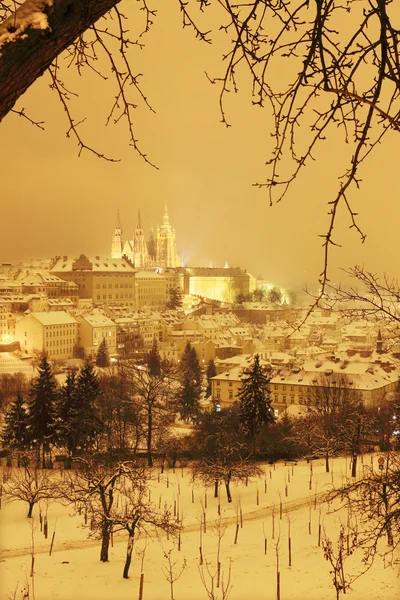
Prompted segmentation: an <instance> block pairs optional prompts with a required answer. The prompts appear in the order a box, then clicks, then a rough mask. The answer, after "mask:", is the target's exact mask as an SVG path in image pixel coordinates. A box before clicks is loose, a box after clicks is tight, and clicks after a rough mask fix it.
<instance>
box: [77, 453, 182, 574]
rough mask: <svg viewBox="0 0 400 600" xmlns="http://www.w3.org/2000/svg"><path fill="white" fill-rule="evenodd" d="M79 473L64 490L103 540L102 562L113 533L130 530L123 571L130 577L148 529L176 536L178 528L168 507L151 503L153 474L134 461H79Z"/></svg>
mask: <svg viewBox="0 0 400 600" xmlns="http://www.w3.org/2000/svg"><path fill="white" fill-rule="evenodd" d="M77 464H78V465H79V470H78V471H77V472H76V473H75V474H70V477H69V482H68V483H67V486H68V487H67V488H66V490H65V495H66V496H67V498H69V499H70V500H72V501H73V502H74V503H75V506H76V507H77V509H78V510H79V511H82V510H84V511H85V512H86V513H87V514H88V520H87V526H90V528H91V531H92V534H93V535H95V536H97V537H100V538H101V551H100V560H101V561H102V562H107V561H108V550H109V545H110V540H111V532H112V531H114V532H117V531H121V530H124V531H127V532H128V543H127V552H126V560H125V565H124V570H123V577H124V578H125V579H127V578H128V576H129V568H130V565H131V560H132V552H133V547H134V541H135V539H136V538H137V536H138V535H139V534H140V533H141V532H142V531H145V532H147V530H148V528H149V527H153V528H156V529H157V530H159V531H165V532H168V533H170V534H171V535H175V534H176V533H177V532H178V530H179V525H178V523H176V522H175V521H174V520H173V518H171V513H170V511H169V510H168V508H167V507H164V509H163V510H162V511H161V510H159V509H158V508H157V507H156V506H155V505H154V504H153V503H152V502H151V501H150V500H149V493H148V483H149V481H150V477H151V474H150V473H149V472H148V471H147V470H146V468H145V467H143V466H140V465H137V464H135V463H133V462H131V461H125V462H123V463H118V464H117V465H107V464H105V463H104V462H98V461H94V460H91V461H86V460H82V459H79V461H77Z"/></svg>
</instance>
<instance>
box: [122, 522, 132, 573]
mask: <svg viewBox="0 0 400 600" xmlns="http://www.w3.org/2000/svg"><path fill="white" fill-rule="evenodd" d="M134 536H135V534H134V533H130V532H129V538H128V546H127V548H126V559H125V566H124V573H123V578H124V579H128V577H129V567H130V566H131V560H132V551H133V541H134Z"/></svg>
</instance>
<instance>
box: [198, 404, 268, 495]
mask: <svg viewBox="0 0 400 600" xmlns="http://www.w3.org/2000/svg"><path fill="white" fill-rule="evenodd" d="M239 423H240V421H239V414H238V407H232V408H230V409H229V410H223V411H221V412H219V413H211V414H208V415H203V419H202V422H201V423H200V427H199V429H198V431H197V432H196V434H195V436H194V437H193V446H194V448H195V449H196V456H197V457H198V459H197V460H196V461H195V462H194V464H193V467H192V474H193V478H194V479H199V480H200V481H201V482H202V483H203V484H204V485H207V486H214V496H215V498H217V496H218V489H219V485H220V484H221V483H223V484H224V485H225V490H226V495H227V499H228V502H232V495H231V489H230V484H231V482H232V481H240V482H244V481H246V480H247V479H248V478H249V477H261V475H263V471H262V470H261V469H260V468H259V467H258V466H257V465H256V463H255V462H254V460H253V459H252V455H251V452H250V451H249V449H248V447H247V445H246V444H245V443H244V441H243V433H241V431H240V425H239Z"/></svg>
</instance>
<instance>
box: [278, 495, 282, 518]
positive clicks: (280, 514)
mask: <svg viewBox="0 0 400 600" xmlns="http://www.w3.org/2000/svg"><path fill="white" fill-rule="evenodd" d="M279 518H280V520H281V521H282V500H279Z"/></svg>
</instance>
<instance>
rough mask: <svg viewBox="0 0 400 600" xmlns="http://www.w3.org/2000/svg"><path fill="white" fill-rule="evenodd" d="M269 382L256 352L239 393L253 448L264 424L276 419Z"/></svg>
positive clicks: (244, 424) (246, 428) (247, 431)
mask: <svg viewBox="0 0 400 600" xmlns="http://www.w3.org/2000/svg"><path fill="white" fill-rule="evenodd" d="M268 383H269V379H268V377H266V375H264V373H263V370H262V367H261V365H260V357H259V355H258V354H256V356H255V358H254V363H253V366H252V367H250V368H249V369H247V370H246V371H245V374H244V377H243V378H242V385H241V387H240V389H239V391H238V393H237V396H238V398H239V407H240V421H241V425H242V427H243V430H244V432H245V433H246V435H248V436H249V437H250V438H251V439H252V440H253V450H255V448H256V444H257V435H258V433H259V432H260V431H261V429H262V428H263V426H264V425H265V424H266V423H273V422H274V420H275V417H274V413H273V410H272V407H271V399H270V391H269V389H268Z"/></svg>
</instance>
